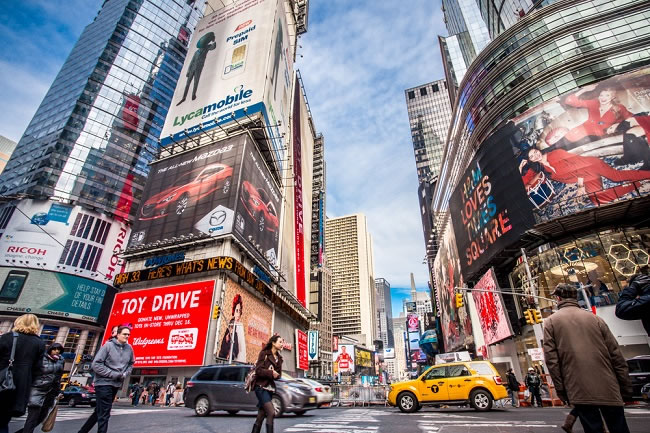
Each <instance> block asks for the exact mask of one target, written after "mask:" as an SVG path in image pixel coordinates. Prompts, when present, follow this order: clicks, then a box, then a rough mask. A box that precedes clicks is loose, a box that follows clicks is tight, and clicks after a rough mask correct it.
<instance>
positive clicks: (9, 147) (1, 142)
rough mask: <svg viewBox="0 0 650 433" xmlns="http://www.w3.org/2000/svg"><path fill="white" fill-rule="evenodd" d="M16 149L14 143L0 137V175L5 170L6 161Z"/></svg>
mask: <svg viewBox="0 0 650 433" xmlns="http://www.w3.org/2000/svg"><path fill="white" fill-rule="evenodd" d="M15 148H16V142H15V141H12V140H9V139H8V138H7V137H4V136H2V135H0V173H2V170H4V169H5V166H6V165H7V161H9V158H10V157H11V154H12V153H13V152H14V149H15Z"/></svg>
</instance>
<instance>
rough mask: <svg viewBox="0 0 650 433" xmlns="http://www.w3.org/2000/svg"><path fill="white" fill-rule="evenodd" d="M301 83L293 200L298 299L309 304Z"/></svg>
mask: <svg viewBox="0 0 650 433" xmlns="http://www.w3.org/2000/svg"><path fill="white" fill-rule="evenodd" d="M301 98H302V95H301V94H300V83H299V82H298V80H296V90H295V93H294V102H293V184H294V185H293V200H294V204H295V208H294V231H295V235H296V237H295V245H296V297H297V298H298V301H299V302H300V303H301V304H302V305H303V307H306V306H307V299H306V296H305V250H304V245H305V239H304V228H303V224H302V156H301V148H300V147H301V146H302V142H301V139H300V101H301Z"/></svg>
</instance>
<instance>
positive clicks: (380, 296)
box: [375, 278, 395, 348]
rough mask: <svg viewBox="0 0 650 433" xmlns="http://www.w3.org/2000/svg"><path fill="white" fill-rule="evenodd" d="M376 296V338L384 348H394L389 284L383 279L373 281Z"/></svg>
mask: <svg viewBox="0 0 650 433" xmlns="http://www.w3.org/2000/svg"><path fill="white" fill-rule="evenodd" d="M375 290H376V296H377V338H378V339H379V340H381V341H382V343H384V348H389V347H392V348H394V347H395V337H394V336H393V310H392V308H393V307H392V302H391V298H390V283H389V282H388V281H386V279H385V278H376V279H375Z"/></svg>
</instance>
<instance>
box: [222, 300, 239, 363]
mask: <svg viewBox="0 0 650 433" xmlns="http://www.w3.org/2000/svg"><path fill="white" fill-rule="evenodd" d="M243 309H244V302H243V300H242V297H241V295H240V294H236V295H235V297H234V298H233V300H232V318H231V319H230V322H229V323H228V328H227V329H226V333H225V334H224V336H223V339H222V340H221V346H220V349H219V354H218V355H217V356H218V357H219V358H224V359H228V360H230V359H232V360H233V361H236V362H246V335H245V334H244V324H243V323H242V320H241V319H242V313H243ZM231 357H232V358H231Z"/></svg>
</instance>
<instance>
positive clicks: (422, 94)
mask: <svg viewBox="0 0 650 433" xmlns="http://www.w3.org/2000/svg"><path fill="white" fill-rule="evenodd" d="M420 96H427V88H426V87H421V88H420Z"/></svg>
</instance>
